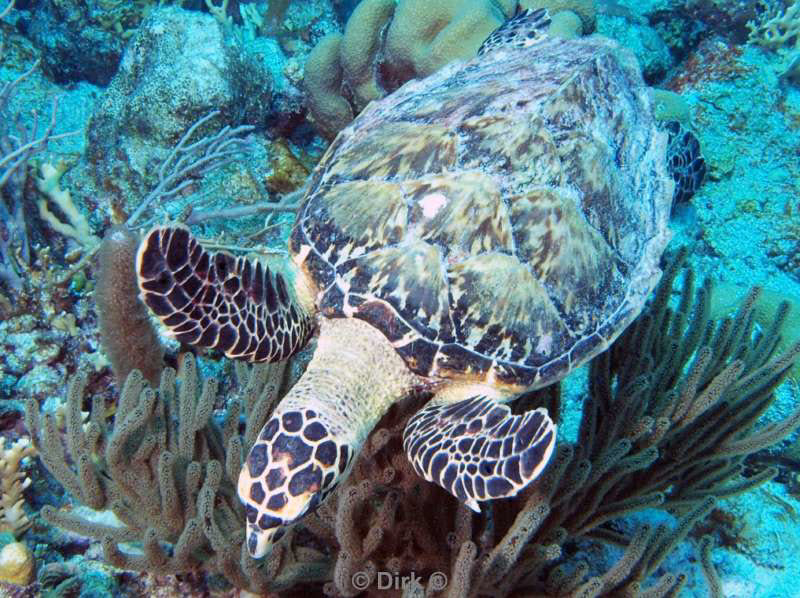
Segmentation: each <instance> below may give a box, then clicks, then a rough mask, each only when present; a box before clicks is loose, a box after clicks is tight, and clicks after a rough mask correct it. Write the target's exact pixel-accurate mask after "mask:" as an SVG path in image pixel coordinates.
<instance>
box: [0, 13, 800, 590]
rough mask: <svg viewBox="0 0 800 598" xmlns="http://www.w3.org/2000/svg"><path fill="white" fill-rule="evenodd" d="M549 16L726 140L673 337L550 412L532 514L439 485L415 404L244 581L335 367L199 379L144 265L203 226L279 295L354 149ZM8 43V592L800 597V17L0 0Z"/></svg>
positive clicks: (3, 449)
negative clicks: (414, 426)
mask: <svg viewBox="0 0 800 598" xmlns="http://www.w3.org/2000/svg"><path fill="white" fill-rule="evenodd" d="M541 7H544V8H547V9H548V10H549V12H550V14H551V16H552V17H553V27H554V28H557V30H556V29H554V30H553V34H554V35H564V36H584V35H603V36H607V37H610V38H612V39H614V40H616V41H617V42H618V43H619V44H621V45H622V46H624V47H627V48H629V49H630V50H631V51H632V52H633V53H634V55H635V56H636V58H637V59H638V61H639V63H640V65H641V68H642V74H643V77H644V80H645V82H646V83H647V84H648V85H649V86H651V87H652V88H653V92H652V99H653V102H654V106H655V113H656V116H657V118H658V119H660V120H661V121H662V122H664V123H668V122H678V123H680V124H681V126H682V127H683V128H684V129H686V130H689V131H691V132H692V133H693V134H694V135H695V136H696V137H697V139H698V140H699V143H700V147H701V151H702V155H703V158H704V160H705V168H706V170H705V176H704V179H703V180H702V184H701V185H700V186H699V188H698V189H697V190H696V192H695V193H694V195H693V196H691V197H690V198H685V197H684V198H679V200H678V201H676V202H675V204H674V205H673V209H672V216H671V219H670V228H671V230H672V232H673V238H672V240H671V241H670V244H669V247H668V250H667V255H666V256H665V258H664V262H663V266H664V268H665V270H666V274H665V276H664V278H663V279H662V282H661V286H660V287H659V289H658V291H657V292H656V293H655V294H654V299H653V301H652V302H651V304H650V305H648V307H647V308H646V309H645V316H646V318H642V319H640V320H638V321H637V323H636V324H634V325H632V326H631V329H630V330H629V331H627V332H626V333H625V334H623V336H622V337H620V339H619V340H618V341H617V342H616V343H615V345H614V346H613V348H612V349H611V350H609V351H608V352H607V353H605V354H603V356H600V357H597V358H596V359H595V360H594V361H593V362H592V364H591V365H589V366H585V367H583V368H580V369H578V370H576V371H573V372H571V373H570V374H569V376H568V377H567V378H566V379H565V380H564V381H563V382H562V383H561V384H560V386H559V385H555V386H554V387H553V388H550V389H546V390H543V391H540V392H537V393H532V394H531V396H526V397H524V398H523V399H522V400H523V401H526V402H527V403H526V404H528V405H537V404H545V405H547V406H548V407H549V409H550V411H551V414H553V413H554V414H556V415H557V416H558V418H559V422H558V423H559V439H558V445H557V446H558V447H559V449H558V452H557V453H556V455H555V456H554V458H553V462H552V463H551V465H550V466H549V469H548V470H547V471H548V472H549V473H546V474H545V476H544V480H543V482H542V484H541V487H540V491H537V492H538V493H537V492H533V491H532V492H528V493H525V494H523V495H520V496H519V497H517V498H515V499H513V500H507V501H501V502H502V504H499V505H497V506H493V507H492V509H490V515H489V516H487V517H474V518H473V517H472V516H471V514H470V512H469V511H466V510H465V509H464V508H463V507H459V505H458V503H457V501H455V499H453V498H452V497H451V496H449V495H448V494H446V493H444V492H443V491H442V490H441V489H439V488H438V487H434V486H432V485H431V484H427V483H425V482H424V481H421V480H420V479H418V478H417V477H416V476H415V475H414V473H413V471H412V470H411V468H410V466H409V465H408V463H407V461H406V460H405V456H404V453H403V451H402V447H401V441H400V440H399V437H400V436H399V435H400V434H401V433H402V428H403V425H404V423H405V421H406V420H407V418H408V415H409V413H408V412H409V411H413V409H411V408H408V406H401V407H398V408H397V409H393V410H391V411H390V412H389V413H388V414H387V415H386V417H385V418H384V419H383V420H382V421H381V423H380V424H379V426H378V428H377V429H376V431H375V432H373V434H372V435H371V436H370V440H369V441H368V443H367V447H366V448H365V450H364V452H363V454H362V455H361V457H360V458H359V461H358V462H357V464H356V467H355V469H354V472H353V474H352V475H351V480H349V481H348V484H347V485H346V486H345V487H343V488H340V490H339V491H338V492H337V493H336V494H335V495H334V496H333V497H332V498H331V499H330V500H329V501H328V502H326V503H324V504H323V506H322V507H320V508H319V509H318V512H317V513H316V514H314V515H313V516H311V517H309V518H307V521H306V520H304V524H303V525H298V526H297V527H296V528H293V530H292V532H291V533H290V534H288V535H287V537H286V538H285V539H284V540H283V541H282V542H281V544H280V547H279V548H278V549H276V551H275V552H274V553H273V555H272V556H270V557H268V558H267V559H265V560H263V562H262V561H253V560H252V559H249V557H247V556H246V551H245V552H242V550H241V548H242V543H243V541H244V516H243V510H242V507H241V505H240V504H239V502H238V500H237V498H236V489H235V482H234V483H232V482H231V480H235V476H234V475H232V474H233V473H235V472H237V471H238V469H239V468H240V467H241V457H242V455H241V452H242V448H243V447H244V448H247V447H248V446H249V445H250V444H252V442H253V440H254V438H255V434H256V433H257V432H258V430H259V428H260V427H261V426H260V423H258V422H261V423H263V421H264V418H265V417H266V416H267V415H268V414H269V412H270V411H271V409H272V407H273V406H274V404H275V402H276V400H278V399H279V398H280V397H281V396H282V395H283V394H284V393H285V392H286V389H287V388H289V387H290V386H291V385H292V384H293V382H294V381H296V380H297V378H298V376H299V375H300V372H302V369H303V367H304V365H305V363H307V361H308V359H309V354H310V352H311V350H312V349H313V347H312V348H311V349H309V350H307V351H304V352H303V353H301V354H300V355H298V356H296V357H295V358H293V359H292V360H291V362H290V363H288V364H286V363H283V364H277V365H271V366H255V367H249V368H248V367H244V366H242V365H240V364H239V365H237V364H234V363H233V362H232V361H230V360H228V359H226V358H225V357H224V356H222V355H221V354H220V353H213V352H205V353H200V354H198V355H197V357H196V359H195V358H194V357H184V356H179V355H180V354H181V350H182V348H181V346H180V345H179V343H177V342H175V341H174V340H167V339H165V338H164V337H163V335H161V334H159V332H158V330H157V328H154V323H153V322H152V321H151V320H150V318H149V317H148V315H147V314H146V313H145V312H144V310H143V308H142V306H141V304H140V303H139V301H138V299H137V294H138V290H137V287H136V280H135V276H134V271H133V260H134V255H135V251H136V244H137V238H136V236H135V235H136V234H142V233H144V232H146V230H147V229H148V228H149V227H150V226H151V225H153V224H158V223H163V222H167V221H181V222H184V223H186V224H188V225H189V226H190V227H191V229H192V231H193V233H194V234H195V235H197V236H198V237H200V238H202V239H203V240H204V242H205V243H206V245H207V246H209V247H212V248H220V249H228V250H231V251H235V252H239V253H246V252H253V253H255V254H257V255H259V256H260V257H261V258H262V259H264V260H266V261H269V262H270V263H274V264H275V266H274V267H276V268H280V260H281V259H282V258H283V257H285V255H286V239H287V237H288V235H289V232H290V230H291V227H292V224H293V222H294V218H295V215H296V213H297V211H298V207H299V205H300V204H299V202H300V201H301V199H302V193H303V189H304V185H305V184H306V183H307V180H308V177H309V175H310V173H311V172H312V171H313V169H314V167H315V165H316V164H317V163H318V161H319V160H320V158H321V157H322V155H323V153H324V152H325V150H326V148H327V147H328V145H329V144H330V143H331V141H332V140H333V139H334V138H335V136H336V134H337V133H338V132H339V131H340V130H342V129H343V128H344V127H346V126H347V124H348V123H349V122H350V121H352V119H353V118H354V117H355V116H356V115H357V114H358V113H359V112H360V111H361V110H362V109H363V108H364V107H365V106H366V105H367V104H368V103H369V102H370V101H372V100H377V99H380V98H382V97H384V96H386V95H387V94H389V93H391V92H392V91H394V90H395V89H397V88H398V87H400V86H401V85H402V84H403V83H405V82H406V81H409V80H411V79H414V78H419V77H424V76H426V75H429V74H431V73H432V72H435V71H436V70H437V69H438V68H441V67H442V66H443V65H445V64H447V63H448V62H450V61H452V60H456V59H466V58H470V57H472V56H474V55H475V53H476V51H477V48H478V47H479V46H480V44H481V43H482V41H483V40H484V39H485V38H486V37H487V36H488V35H489V34H490V33H491V32H492V31H493V30H495V29H496V28H497V27H499V26H500V25H501V24H502V23H503V21H504V20H506V19H508V18H510V17H511V16H512V15H513V14H514V13H515V12H516V11H517V10H520V9H525V8H541ZM0 16H2V18H0V195H1V197H0V347H2V350H0V362H2V374H1V376H0V435H1V438H2V440H0V474H1V475H2V479H1V480H0V530H2V533H0V547H2V548H1V549H0V594H2V595H8V596H86V597H88V596H150V595H154V596H156V595H157V596H212V595H213V596H237V595H242V596H245V595H265V596H266V595H271V596H323V595H331V596H356V595H375V596H382V595H387V596H390V595H397V596H400V595H408V596H427V595H437V596H438V595H442V596H462V595H463V596H468V595H469V596H474V595H480V596H503V595H510V596H662V595H663V596H670V595H676V596H698V597H700V596H726V597H739V596H741V597H744V596H757V597H762V596H763V597H775V598H781V597H794V596H800V588H798V584H797V581H796V580H797V579H798V577H799V576H800V562H799V561H798V559H797V556H796V555H797V554H798V553H800V502H799V500H800V477H798V476H800V441H799V440H798V433H797V428H798V426H800V401H799V400H798V388H797V380H798V375H800V364H798V363H796V362H795V361H794V359H795V357H796V356H797V355H798V348H797V347H796V345H795V344H796V343H797V342H798V341H800V193H798V191H799V190H798V185H800V171H799V170H798V168H800V166H799V165H800V160H798V157H799V156H800V0H795V1H793V0H772V1H769V2H766V1H763V0H619V1H616V0H541V1H536V0H533V1H520V2H516V1H515V0H441V1H438V2H437V1H434V0H429V1H427V2H422V1H419V0H362V1H361V2H360V3H359V2H358V1H356V0H269V1H267V2H265V1H261V0H256V1H252V2H249V1H247V2H246V1H244V0H184V1H180V0H175V1H171V2H170V1H167V0H131V1H127V2H126V1H121V0H85V1H82V2H79V1H76V0H11V1H9V0H0ZM392 27H394V28H395V29H394V30H396V31H397V32H399V33H396V34H394V37H393V38H392V39H393V40H394V41H393V42H392V43H387V33H386V32H387V30H389V28H392ZM394 30H393V31H394ZM342 34H343V35H342ZM397 40H400V41H397ZM681 248H683V249H681ZM704 281H707V282H704ZM754 287H758V288H760V291H759V292H757V293H756V292H753V291H752V290H751V289H753V288H754ZM184 349H185V348H184ZM704 350H705V353H703V351H704ZM700 355H706V357H705V359H706V361H705V362H704V363H710V364H711V365H709V366H708V370H707V371H706V372H705V374H703V376H702V379H701V380H700V381H699V382H698V380H699V378H693V372H694V370H693V364H696V362H697V360H698V359H699V357H698V356H700ZM709 355H710V357H709ZM179 364H180V366H181V367H180V369H179V373H178V374H177V380H178V383H177V387H176V381H175V380H176V374H175V373H174V370H170V369H166V370H165V369H164V365H166V366H168V368H178V366H179ZM195 366H196V367H195ZM134 369H135V370H138V371H140V372H141V374H136V373H134V374H132V375H129V374H130V372H131V370H134ZM162 370H163V371H166V372H167V374H166V375H162ZM170 372H171V373H170ZM170 376H171V377H170ZM126 380H127V382H126ZM203 380H206V381H207V380H215V381H216V382H215V383H214V384H215V385H216V386H214V384H209V383H206V385H205V386H203V384H204V383H203ZM146 382H149V383H150V384H151V385H152V386H153V387H154V388H157V389H158V392H157V393H150V394H147V392H149V391H146V392H144V391H143V388H144V385H145V383H146ZM634 382H636V384H638V387H637V388H638V390H636V389H635V390H631V387H629V386H626V384H628V383H631V385H633V383H634ZM176 388H177V390H176ZM204 389H205V390H204ZM143 392H144V394H142V393H143ZM145 396H148V397H150V398H149V399H147V400H149V401H150V403H147V402H146V401H145V399H143V398H142V397H145ZM671 404H675V405H677V404H682V405H684V406H685V408H686V411H685V412H684V413H682V414H681V413H677V411H673V410H672V409H676V408H672V407H669V405H671ZM148 405H149V406H148ZM412 407H413V405H412ZM148 409H149V411H148ZM26 411H27V413H26ZM245 414H247V417H245ZM604 416H605V417H604ZM612 420H618V421H621V422H624V423H625V424H629V423H630V424H631V430H635V431H629V430H624V431H623V430H620V429H617V428H615V427H614V426H613V425H611V424H610V423H609V422H611V421H612ZM159 426H161V427H159ZM164 429H169V430H174V438H172V437H171V438H170V440H169V441H167V440H164V441H163V443H164V446H163V447H161V445H159V444H158V443H159V442H162V441H160V440H158V438H161V437H160V436H159V434H164V435H165V436H164V437H165V438H166V436H170V434H169V433H165V432H164ZM606 438H607V439H608V442H607V443H606V444H603V442H605V440H604V439H606ZM157 445H158V447H160V448H163V450H160V448H156V446H157ZM587 447H589V448H587ZM362 573H363V574H364V575H365V576H366V577H364V579H367V580H368V582H369V583H368V584H366V586H363V587H359V586H358V580H360V579H361V577H359V575H360V574H362ZM437 574H440V577H436V575H437ZM415 576H418V579H414V578H415ZM442 579H444V582H445V583H444V586H445V587H437V585H436V584H437V583H441V581H442ZM381 584H383V586H381ZM364 587H366V590H364ZM362 590H364V591H362Z"/></svg>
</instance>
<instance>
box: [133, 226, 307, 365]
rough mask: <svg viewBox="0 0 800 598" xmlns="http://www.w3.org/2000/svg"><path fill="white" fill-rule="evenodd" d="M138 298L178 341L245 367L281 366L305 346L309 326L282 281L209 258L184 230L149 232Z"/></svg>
mask: <svg viewBox="0 0 800 598" xmlns="http://www.w3.org/2000/svg"><path fill="white" fill-rule="evenodd" d="M136 273H137V276H138V279H139V290H140V294H139V296H140V297H141V298H142V301H144V303H145V305H147V307H149V308H150V309H151V310H152V311H153V313H155V315H156V316H158V318H159V319H160V320H161V322H163V324H164V325H165V326H166V327H167V328H168V329H169V330H170V332H171V333H172V335H173V336H174V337H175V338H176V339H177V340H179V341H181V342H184V343H188V344H191V345H196V346H198V347H204V348H208V349H219V350H220V351H223V352H224V353H225V355H227V356H228V357H233V358H238V359H246V360H248V361H280V360H282V359H286V358H287V357H289V356H291V355H292V354H294V353H295V352H296V351H298V350H299V349H300V348H302V347H303V345H305V343H306V340H307V339H308V335H309V334H310V332H311V319H310V318H309V316H308V315H307V314H306V313H304V312H303V311H302V310H301V308H300V306H299V305H297V304H296V303H295V302H294V301H293V300H292V297H291V295H290V293H289V289H288V288H287V286H286V282H285V280H284V278H283V276H282V275H281V274H279V273H272V272H270V270H269V269H268V268H267V267H265V266H263V265H262V264H261V263H259V262H254V261H250V260H247V259H245V258H242V257H238V258H236V257H234V256H232V255H231V254H229V253H226V252H219V253H211V252H209V251H206V250H205V249H203V247H202V246H201V245H200V243H198V241H197V239H195V238H194V237H192V235H191V234H190V233H189V231H188V230H187V229H186V228H185V227H182V226H169V227H157V228H154V229H152V230H151V231H150V232H149V233H148V234H147V236H146V237H145V238H144V240H143V241H142V243H141V245H140V246H139V251H138V252H137V255H136Z"/></svg>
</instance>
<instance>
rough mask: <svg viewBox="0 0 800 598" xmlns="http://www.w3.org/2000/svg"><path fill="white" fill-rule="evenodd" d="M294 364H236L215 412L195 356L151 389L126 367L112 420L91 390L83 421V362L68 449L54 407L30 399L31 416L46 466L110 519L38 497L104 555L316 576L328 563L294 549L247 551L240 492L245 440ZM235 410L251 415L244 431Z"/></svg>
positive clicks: (241, 575)
mask: <svg viewBox="0 0 800 598" xmlns="http://www.w3.org/2000/svg"><path fill="white" fill-rule="evenodd" d="M290 372H291V368H287V366H286V364H285V363H284V364H278V365H266V366H257V367H255V368H253V369H252V370H251V371H249V372H248V371H247V368H243V367H240V368H237V374H238V375H239V379H240V382H241V383H240V393H239V395H238V397H237V399H235V400H232V401H230V402H229V403H228V405H227V409H226V411H225V415H224V418H223V421H222V422H219V421H218V418H217V417H216V416H213V415H212V411H213V408H214V402H215V399H216V391H217V381H216V380H214V379H209V380H206V381H205V383H203V382H201V380H200V379H199V377H198V374H197V367H196V364H195V360H194V358H193V357H191V356H190V355H186V356H184V358H183V359H182V360H181V366H180V371H179V373H178V374H177V376H176V372H175V371H174V370H172V369H169V368H168V369H165V370H164V372H163V374H162V378H161V382H160V385H159V388H158V390H157V391H154V390H151V389H150V388H149V387H147V386H146V385H145V383H144V381H143V379H142V376H141V374H140V373H139V372H138V371H134V372H132V373H131V374H130V375H129V376H128V378H127V380H126V382H125V386H124V388H123V389H122V393H121V395H120V399H119V403H118V405H117V413H118V414H119V415H118V416H117V421H115V422H114V424H113V425H112V424H110V422H109V421H107V419H106V417H105V409H104V405H103V403H102V401H97V400H93V401H92V405H91V413H90V416H89V421H88V422H87V423H86V425H85V426H84V422H83V416H82V414H81V411H80V410H81V406H82V403H83V399H84V391H85V388H86V384H87V378H86V376H85V375H83V374H79V375H78V376H76V377H75V378H73V379H72V381H71V382H70V386H69V391H68V396H67V417H66V429H67V447H68V449H69V453H65V452H64V448H63V447H62V441H61V435H60V434H59V433H58V429H57V426H56V422H55V416H54V414H52V413H45V414H43V415H40V413H39V408H38V406H37V405H36V404H35V401H33V400H30V401H29V402H28V407H27V412H26V419H27V425H28V427H29V429H30V430H31V432H32V437H33V439H34V443H35V444H36V445H37V446H38V447H39V448H40V451H41V457H42V460H43V461H44V463H45V464H46V465H47V467H48V469H49V470H50V471H51V473H53V475H54V476H55V477H56V478H57V479H58V480H59V481H60V482H61V483H62V484H64V486H65V488H67V489H68V491H69V492H70V494H72V495H73V496H75V497H76V498H78V499H79V500H81V502H83V503H85V504H86V505H87V506H89V507H90V508H92V509H95V510H98V511H100V510H105V509H109V510H110V511H111V512H113V514H114V515H115V516H116V520H114V519H113V518H112V520H111V521H110V522H109V519H108V518H107V517H106V518H101V521H103V522H98V521H97V520H96V518H95V520H93V519H90V518H87V517H81V516H80V515H78V514H76V513H69V512H65V511H58V510H56V509H54V508H52V507H45V508H44V509H42V516H43V517H44V518H45V519H46V520H48V521H50V522H52V523H55V524H57V525H59V526H62V527H64V528H67V529H70V530H72V531H74V532H76V533H79V534H83V535H88V536H91V537H94V538H96V539H97V540H102V542H103V549H104V555H105V558H106V560H108V562H109V563H111V564H113V565H114V566H116V567H120V568H124V569H134V570H140V571H144V570H147V571H150V572H153V573H158V574H175V573H181V572H187V571H192V570H195V569H198V568H201V569H203V570H205V571H209V572H213V573H220V574H222V575H224V576H225V577H226V578H228V580H229V581H230V582H231V583H232V584H233V585H235V586H237V587H240V588H249V589H251V590H253V591H256V590H259V589H264V588H265V587H266V584H267V582H270V583H271V584H272V585H274V586H276V587H280V586H282V585H291V584H294V583H298V582H299V581H302V580H306V581H313V580H314V579H315V578H318V577H319V576H320V575H321V574H322V572H324V571H326V570H327V569H326V568H325V567H321V566H320V565H319V564H315V563H314V562H313V561H312V562H306V560H308V559H305V560H304V559H303V558H301V557H298V559H299V560H298V561H297V562H294V561H292V560H291V558H290V556H289V555H287V558H284V559H279V558H278V557H277V556H276V557H275V558H274V559H273V560H271V561H269V562H268V563H267V564H266V565H265V566H261V565H259V563H257V562H255V561H253V560H252V559H250V558H249V557H248V556H247V552H246V550H245V551H242V543H243V540H244V521H245V516H244V508H243V507H242V505H241V504H240V503H239V501H238V499H237V498H236V492H235V482H234V480H236V479H237V478H238V473H239V469H240V468H241V464H242V458H243V455H242V447H243V446H248V445H250V444H252V442H253V441H254V440H255V434H256V433H257V431H258V430H259V429H260V427H261V426H262V425H263V423H264V421H265V420H266V417H267V415H268V413H269V412H270V410H271V408H272V406H273V403H274V400H275V399H276V397H277V396H279V390H280V389H281V388H282V386H281V383H282V382H283V380H284V374H285V373H286V374H288V373H290ZM287 379H288V375H287ZM242 410H244V413H245V414H246V415H247V424H246V426H245V428H244V430H241V431H240V429H239V418H240V413H241V412H242ZM131 541H137V542H141V549H140V550H139V551H136V552H130V551H127V550H125V549H122V548H121V547H120V546H119V543H123V542H131ZM164 545H169V549H168V550H165V548H164ZM303 554H304V555H306V556H307V555H308V554H309V551H308V550H306V551H305V552H303ZM322 557H323V555H319V559H322ZM315 571H316V573H315Z"/></svg>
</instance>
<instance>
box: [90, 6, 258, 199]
mask: <svg viewBox="0 0 800 598" xmlns="http://www.w3.org/2000/svg"><path fill="white" fill-rule="evenodd" d="M229 41H230V40H229V38H226V36H225V32H224V28H223V27H222V25H220V24H219V23H218V22H217V21H216V20H215V19H214V18H213V17H211V16H210V15H204V14H201V13H197V12H188V11H183V10H180V9H178V8H175V7H164V8H160V9H158V10H154V11H153V12H152V13H151V14H150V15H149V16H148V17H147V18H146V19H145V20H144V21H143V22H142V24H141V26H140V28H139V29H138V30H137V33H136V35H135V36H134V37H133V38H132V39H131V40H130V42H129V44H128V46H127V47H126V50H125V53H124V55H123V58H122V62H121V63H120V67H119V70H118V71H117V73H116V75H115V76H114V78H113V79H112V80H111V82H110V84H109V86H108V87H107V88H106V89H105V90H104V92H103V95H102V97H101V98H100V99H99V101H98V104H97V106H96V108H95V111H94V113H93V115H92V118H91V120H90V122H89V125H88V129H87V135H88V140H89V146H88V151H87V161H88V169H87V170H88V174H89V175H90V176H91V177H92V180H93V181H94V183H95V185H96V187H97V189H100V190H103V191H104V192H105V193H113V194H114V195H115V196H116V197H117V198H118V199H119V200H122V201H123V202H125V203H132V202H133V201H135V200H136V199H138V197H140V196H141V195H143V194H144V193H145V190H146V189H147V188H148V186H149V185H148V183H149V181H150V180H151V178H152V177H151V174H150V173H149V171H148V165H149V164H150V163H151V162H161V161H162V160H163V159H164V158H165V157H166V156H167V155H169V152H170V151H171V148H172V147H173V146H174V145H175V143H176V141H177V140H178V139H179V138H180V137H181V136H182V135H183V133H184V131H186V130H187V129H188V128H189V127H190V126H192V125H193V124H194V123H196V122H197V121H198V120H200V119H201V117H203V116H205V115H207V114H209V113H211V112H213V113H214V114H215V116H214V118H213V119H210V121H204V123H203V129H202V130H201V131H200V133H208V132H209V131H210V130H213V129H214V128H219V127H221V126H222V125H224V124H231V125H239V124H244V123H261V122H263V121H264V120H265V119H266V118H267V115H268V114H269V110H270V101H271V93H270V89H271V78H270V75H269V72H268V71H267V69H266V67H265V66H264V65H263V64H261V63H259V61H258V60H257V57H256V56H254V55H253V54H251V53H250V52H249V51H247V50H246V49H245V48H243V47H241V46H240V45H239V44H236V43H228V42H229Z"/></svg>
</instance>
